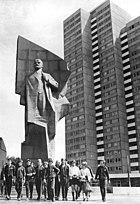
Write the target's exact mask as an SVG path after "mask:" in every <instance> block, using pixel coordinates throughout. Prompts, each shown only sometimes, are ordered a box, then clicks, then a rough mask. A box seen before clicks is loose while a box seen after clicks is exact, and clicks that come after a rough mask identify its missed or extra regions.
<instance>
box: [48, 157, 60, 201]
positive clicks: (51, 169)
mask: <svg viewBox="0 0 140 204" xmlns="http://www.w3.org/2000/svg"><path fill="white" fill-rule="evenodd" d="M59 171H60V170H59V169H58V168H57V167H56V166H55V165H54V164H53V160H52V158H49V159H48V168H47V170H46V175H45V177H46V178H47V181H48V182H47V191H48V200H51V201H53V202H54V201H55V177H56V175H57V174H59Z"/></svg>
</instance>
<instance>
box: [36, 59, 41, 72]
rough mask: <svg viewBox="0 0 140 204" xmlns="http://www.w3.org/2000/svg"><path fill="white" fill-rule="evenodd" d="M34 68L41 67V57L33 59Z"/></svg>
mask: <svg viewBox="0 0 140 204" xmlns="http://www.w3.org/2000/svg"><path fill="white" fill-rule="evenodd" d="M34 68H35V69H37V70H38V69H42V68H43V62H42V60H41V59H35V60H34Z"/></svg>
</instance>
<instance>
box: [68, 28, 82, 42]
mask: <svg viewBox="0 0 140 204" xmlns="http://www.w3.org/2000/svg"><path fill="white" fill-rule="evenodd" d="M78 35H81V29H80V30H78V31H76V32H75V33H74V34H73V33H72V35H70V36H67V37H65V38H64V44H65V45H66V44H67V43H70V41H73V40H74V39H75V38H77V36H78Z"/></svg>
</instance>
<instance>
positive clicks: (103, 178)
mask: <svg viewBox="0 0 140 204" xmlns="http://www.w3.org/2000/svg"><path fill="white" fill-rule="evenodd" d="M95 179H99V186H100V192H101V196H102V201H103V202H105V201H106V184H107V181H108V182H109V172H108V168H107V167H106V166H105V161H104V160H101V161H100V165H99V166H98V167H97V170H96V175H95Z"/></svg>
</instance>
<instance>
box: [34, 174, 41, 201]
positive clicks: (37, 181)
mask: <svg viewBox="0 0 140 204" xmlns="http://www.w3.org/2000/svg"><path fill="white" fill-rule="evenodd" d="M35 185H36V191H37V195H38V199H40V196H41V187H42V180H41V178H36V180H35Z"/></svg>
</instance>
